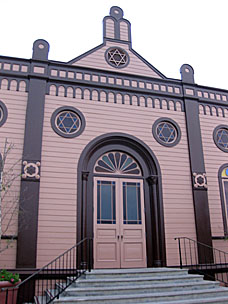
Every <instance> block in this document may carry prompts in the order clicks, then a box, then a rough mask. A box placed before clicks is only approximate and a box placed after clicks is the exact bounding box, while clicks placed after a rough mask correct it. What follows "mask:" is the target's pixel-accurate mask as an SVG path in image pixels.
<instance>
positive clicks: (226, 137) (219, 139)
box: [213, 125, 228, 152]
mask: <svg viewBox="0 0 228 304" xmlns="http://www.w3.org/2000/svg"><path fill="white" fill-rule="evenodd" d="M213 137H214V142H215V144H216V146H217V147H218V148H219V149H220V150H222V151H223V152H228V126H226V125H220V126H218V127H216V128H215V130H214V133H213Z"/></svg>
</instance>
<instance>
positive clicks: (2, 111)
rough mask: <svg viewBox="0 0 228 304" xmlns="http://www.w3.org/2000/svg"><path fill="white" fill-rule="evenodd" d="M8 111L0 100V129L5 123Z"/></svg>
mask: <svg viewBox="0 0 228 304" xmlns="http://www.w3.org/2000/svg"><path fill="white" fill-rule="evenodd" d="M7 116H8V111H7V108H6V106H5V104H4V103H3V102H2V101H1V100H0V127H1V126H2V125H3V124H4V123H5V122H6V119H7Z"/></svg>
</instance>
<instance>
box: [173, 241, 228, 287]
mask: <svg viewBox="0 0 228 304" xmlns="http://www.w3.org/2000/svg"><path fill="white" fill-rule="evenodd" d="M175 240H177V241H178V250H179V259H180V268H187V269H189V271H190V272H191V273H199V274H202V275H204V276H205V278H207V279H211V280H216V281H220V282H221V283H222V285H224V286H228V253H227V252H225V251H222V250H219V249H216V248H213V247H211V246H209V245H206V244H203V243H201V242H198V241H195V240H192V239H190V238H188V237H177V238H175Z"/></svg>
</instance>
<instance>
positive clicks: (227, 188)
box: [218, 164, 228, 235]
mask: <svg viewBox="0 0 228 304" xmlns="http://www.w3.org/2000/svg"><path fill="white" fill-rule="evenodd" d="M218 178H219V188H220V196H221V204H222V215H223V223H224V232H225V235H228V227H227V221H228V164H224V165H223V166H222V167H221V168H220V169H219V173H218Z"/></svg>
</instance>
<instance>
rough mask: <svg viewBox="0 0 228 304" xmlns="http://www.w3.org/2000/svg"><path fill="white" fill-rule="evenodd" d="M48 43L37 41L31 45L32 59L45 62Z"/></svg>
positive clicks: (41, 40)
mask: <svg viewBox="0 0 228 304" xmlns="http://www.w3.org/2000/svg"><path fill="white" fill-rule="evenodd" d="M48 52H49V43H48V42H47V41H46V40H43V39H38V40H36V41H35V42H34V43H33V54H32V58H33V59H39V60H47V59H48Z"/></svg>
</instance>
